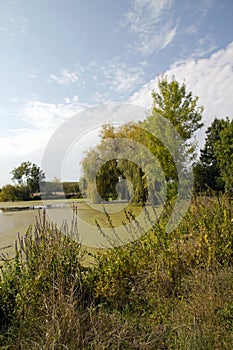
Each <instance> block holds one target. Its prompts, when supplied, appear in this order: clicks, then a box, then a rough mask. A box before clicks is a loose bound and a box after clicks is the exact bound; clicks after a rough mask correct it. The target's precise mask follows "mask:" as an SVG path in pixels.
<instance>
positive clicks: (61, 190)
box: [0, 161, 82, 202]
mask: <svg viewBox="0 0 233 350" xmlns="http://www.w3.org/2000/svg"><path fill="white" fill-rule="evenodd" d="M11 174H12V181H13V182H14V185H11V184H7V185H5V186H3V187H2V188H1V189H0V201H2V202H5V201H20V200H21V201H25V200H33V199H34V200H36V199H41V195H43V194H44V195H46V198H49V197H50V198H54V199H55V198H59V197H61V196H63V195H64V194H65V197H66V198H79V197H81V196H82V194H81V191H80V188H79V183H78V182H60V180H58V179H56V178H55V179H54V180H53V181H45V173H44V172H43V171H42V170H41V169H40V167H39V166H38V165H36V164H34V163H31V162H29V161H27V162H22V163H21V164H20V165H19V166H18V167H16V168H14V169H13V170H12V171H11Z"/></svg>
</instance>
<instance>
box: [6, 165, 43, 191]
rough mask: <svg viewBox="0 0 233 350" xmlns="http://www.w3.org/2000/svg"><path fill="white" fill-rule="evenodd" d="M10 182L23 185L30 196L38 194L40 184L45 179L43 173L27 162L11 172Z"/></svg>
mask: <svg viewBox="0 0 233 350" xmlns="http://www.w3.org/2000/svg"><path fill="white" fill-rule="evenodd" d="M11 174H12V180H13V181H16V182H17V183H18V184H19V185H23V184H24V185H25V186H27V188H28V191H29V192H30V193H31V194H32V193H35V192H40V182H42V181H43V180H44V179H45V174H44V172H43V171H42V170H41V169H40V167H39V166H37V165H36V164H34V163H31V162H29V161H27V162H23V163H21V164H20V165H19V166H18V167H16V168H14V169H13V170H12V171H11Z"/></svg>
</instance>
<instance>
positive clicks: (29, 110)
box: [18, 96, 88, 130]
mask: <svg viewBox="0 0 233 350" xmlns="http://www.w3.org/2000/svg"><path fill="white" fill-rule="evenodd" d="M87 107H88V105H87V104H85V103H80V102H79V100H78V96H74V97H73V98H68V97H65V99H64V103H58V104H55V103H47V102H43V101H39V100H37V99H32V100H29V101H26V103H25V105H24V106H23V107H22V108H21V109H20V110H19V111H18V117H19V118H20V119H21V120H22V121H24V122H26V123H29V124H31V126H32V127H34V128H37V129H40V130H48V129H53V128H54V127H57V126H59V124H61V123H62V122H63V121H64V120H66V119H68V118H70V117H72V116H73V115H74V114H75V113H77V112H79V111H80V110H82V109H84V108H87Z"/></svg>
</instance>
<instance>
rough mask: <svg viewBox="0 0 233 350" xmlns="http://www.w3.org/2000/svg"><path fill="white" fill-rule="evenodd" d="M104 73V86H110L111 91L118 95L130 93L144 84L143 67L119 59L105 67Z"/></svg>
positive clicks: (116, 58) (103, 68) (114, 59)
mask: <svg viewBox="0 0 233 350" xmlns="http://www.w3.org/2000/svg"><path fill="white" fill-rule="evenodd" d="M102 71H103V83H102V84H103V85H109V88H110V89H111V91H115V92H116V93H120V94H121V93H126V92H128V93H130V92H132V90H133V89H135V88H137V86H138V84H140V83H142V82H143V75H144V71H143V66H142V65H137V66H133V65H129V64H127V63H126V62H123V61H122V60H121V59H120V58H119V57H115V58H113V59H112V60H110V61H109V62H107V64H106V65H105V66H103V67H102Z"/></svg>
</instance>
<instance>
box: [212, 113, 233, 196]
mask: <svg viewBox="0 0 233 350" xmlns="http://www.w3.org/2000/svg"><path fill="white" fill-rule="evenodd" d="M214 150H215V155H216V158H217V164H218V166H219V169H220V174H221V176H222V179H223V180H224V182H225V191H226V192H227V193H233V120H231V121H230V120H229V119H228V118H227V120H226V124H225V127H224V128H223V129H222V130H221V131H220V133H219V139H218V140H217V141H216V143H215V144H214Z"/></svg>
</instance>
